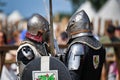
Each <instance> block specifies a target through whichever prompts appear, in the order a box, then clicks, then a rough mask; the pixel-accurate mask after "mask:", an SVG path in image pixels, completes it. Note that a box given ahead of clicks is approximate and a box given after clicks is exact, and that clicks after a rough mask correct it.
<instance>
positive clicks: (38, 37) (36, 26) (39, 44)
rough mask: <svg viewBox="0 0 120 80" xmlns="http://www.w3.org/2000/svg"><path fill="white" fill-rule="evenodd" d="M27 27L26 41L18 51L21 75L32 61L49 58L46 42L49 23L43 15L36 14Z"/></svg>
mask: <svg viewBox="0 0 120 80" xmlns="http://www.w3.org/2000/svg"><path fill="white" fill-rule="evenodd" d="M27 27H28V31H27V33H26V40H25V41H23V42H21V45H20V46H19V48H18V50H17V62H18V66H19V75H21V74H22V71H23V69H24V68H25V66H26V65H27V64H28V63H29V62H30V61H32V60H34V59H35V58H37V57H40V56H49V52H48V49H47V41H46V40H45V38H46V37H48V36H46V35H48V34H49V23H48V21H47V20H46V19H45V18H44V17H42V16H41V15H39V14H34V15H33V16H32V17H31V18H30V19H29V20H28V23H27Z"/></svg>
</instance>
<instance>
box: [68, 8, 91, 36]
mask: <svg viewBox="0 0 120 80" xmlns="http://www.w3.org/2000/svg"><path fill="white" fill-rule="evenodd" d="M66 31H67V33H68V34H69V35H70V36H73V35H76V34H80V33H83V34H84V33H85V34H86V33H91V32H92V27H91V26H90V20H89V17H88V15H87V14H86V12H85V11H84V10H81V11H78V12H76V13H75V14H74V15H73V16H72V17H71V18H70V20H69V22H68V26H67V30H66ZM86 35H87V34H86ZM88 35H89V34H88ZM76 37H77V36H76Z"/></svg>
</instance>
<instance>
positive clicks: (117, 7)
mask: <svg viewBox="0 0 120 80" xmlns="http://www.w3.org/2000/svg"><path fill="white" fill-rule="evenodd" d="M98 17H100V18H103V19H112V20H120V2H119V1H118V0H108V2H106V4H105V5H104V6H103V7H102V8H101V9H100V11H99V12H98Z"/></svg>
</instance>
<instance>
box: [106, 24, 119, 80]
mask: <svg viewBox="0 0 120 80" xmlns="http://www.w3.org/2000/svg"><path fill="white" fill-rule="evenodd" d="M115 31H116V27H115V26H114V25H109V26H108V28H107V35H108V37H109V38H110V40H111V42H112V43H114V42H120V39H119V38H117V37H116V36H115ZM114 50H115V54H116V55H117V54H118V53H117V52H118V48H116V47H114ZM117 78H118V69H117V65H116V59H115V60H114V61H113V63H111V64H110V66H109V69H108V80H118V79H117Z"/></svg>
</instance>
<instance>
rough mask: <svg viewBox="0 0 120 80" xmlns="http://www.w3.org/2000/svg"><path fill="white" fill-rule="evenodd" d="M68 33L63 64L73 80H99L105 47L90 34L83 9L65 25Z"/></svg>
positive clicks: (90, 30)
mask: <svg viewBox="0 0 120 80" xmlns="http://www.w3.org/2000/svg"><path fill="white" fill-rule="evenodd" d="M66 31H67V33H68V35H69V41H68V49H67V53H66V57H65V64H66V66H67V67H68V69H69V71H70V74H71V77H72V79H73V80H100V76H101V70H102V66H103V63H104V61H105V49H104V48H103V46H102V44H101V43H100V42H99V41H98V40H96V39H95V38H94V36H93V34H92V28H91V26H90V20H89V18H88V15H87V14H86V12H85V11H84V10H81V11H78V12H76V13H75V14H74V15H73V16H72V17H71V18H70V20H69V22H68V26H67V30H66Z"/></svg>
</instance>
